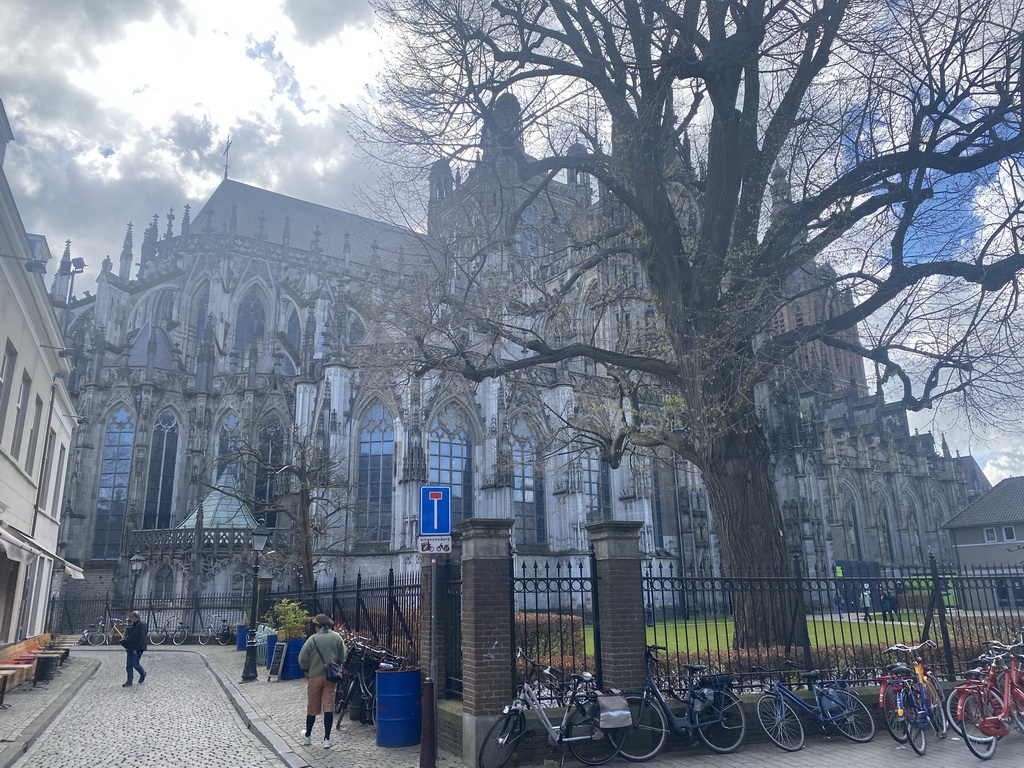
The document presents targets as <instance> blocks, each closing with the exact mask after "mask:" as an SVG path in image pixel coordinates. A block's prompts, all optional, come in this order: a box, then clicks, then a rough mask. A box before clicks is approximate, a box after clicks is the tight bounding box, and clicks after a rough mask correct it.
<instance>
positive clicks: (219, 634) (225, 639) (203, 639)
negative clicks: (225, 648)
mask: <svg viewBox="0 0 1024 768" xmlns="http://www.w3.org/2000/svg"><path fill="white" fill-rule="evenodd" d="M218 618H219V617H218ZM220 621H221V624H220V629H217V630H214V628H213V624H212V623H211V624H207V625H206V626H205V627H203V628H202V629H201V630H199V634H198V635H196V639H197V640H199V644H200V645H206V644H207V643H208V642H210V640H211V638H214V637H216V638H217V642H218V643H220V644H221V645H227V644H228V643H230V642H231V627H230V626H228V620H227V619H221V620H220Z"/></svg>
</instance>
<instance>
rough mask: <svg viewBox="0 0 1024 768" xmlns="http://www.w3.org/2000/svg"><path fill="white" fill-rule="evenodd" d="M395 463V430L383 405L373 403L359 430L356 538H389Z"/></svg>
mask: <svg viewBox="0 0 1024 768" xmlns="http://www.w3.org/2000/svg"><path fill="white" fill-rule="evenodd" d="M394 467H395V430H394V423H393V422H392V420H391V416H390V415H388V413H387V411H385V410H384V406H382V405H381V404H380V403H376V404H375V405H374V406H373V407H372V408H370V410H369V411H367V412H366V415H365V416H364V417H363V421H362V425H361V427H360V431H359V488H358V494H359V496H358V498H359V506H358V509H357V511H356V527H357V528H358V530H359V534H358V535H359V540H360V541H367V542H388V541H390V540H391V504H392V492H393V485H392V484H393V482H394Z"/></svg>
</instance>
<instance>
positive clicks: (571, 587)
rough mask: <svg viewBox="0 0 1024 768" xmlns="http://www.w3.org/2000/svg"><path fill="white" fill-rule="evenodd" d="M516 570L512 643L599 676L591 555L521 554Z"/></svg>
mask: <svg viewBox="0 0 1024 768" xmlns="http://www.w3.org/2000/svg"><path fill="white" fill-rule="evenodd" d="M512 570H513V574H512V578H511V600H512V611H513V622H512V623H513V627H512V635H513V637H512V640H513V647H520V648H522V649H523V650H524V651H525V652H526V654H527V655H528V656H529V657H530V658H532V659H535V660H536V661H538V662H541V663H543V664H550V665H552V666H555V667H558V668H559V669H563V670H565V671H566V672H592V673H593V674H594V675H595V676H596V677H598V680H599V681H600V673H601V663H600V654H599V653H598V648H599V646H600V628H599V627H598V626H597V624H596V622H595V621H594V615H595V614H594V609H595V607H596V606H595V601H596V598H597V588H596V581H597V580H596V579H595V578H593V577H592V574H593V573H594V570H593V563H592V562H591V558H588V557H584V556H578V557H574V558H566V559H558V560H556V561H555V562H554V563H551V562H550V561H544V562H538V561H529V562H528V561H527V560H522V561H521V562H519V563H518V565H514V566H513V568H512ZM641 650H642V649H641ZM522 672H523V670H521V669H520V670H517V671H516V672H515V673H514V676H516V675H519V674H521V673H522Z"/></svg>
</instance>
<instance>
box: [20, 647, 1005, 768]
mask: <svg viewBox="0 0 1024 768" xmlns="http://www.w3.org/2000/svg"><path fill="white" fill-rule="evenodd" d="M83 650H85V649H75V650H73V651H72V652H71V658H70V659H69V661H68V663H67V664H66V665H65V666H64V667H63V668H59V671H58V674H57V676H56V677H55V679H54V680H53V682H51V683H50V684H49V685H46V686H39V687H38V688H35V689H33V688H32V686H31V684H29V685H27V686H26V685H22V686H19V687H18V688H16V689H15V690H13V691H11V692H9V693H8V698H7V701H8V702H9V703H10V704H11V705H12V706H11V708H10V709H8V710H3V711H0V768H11V767H12V766H14V765H15V764H16V763H17V761H18V760H19V758H21V757H22V756H25V753H26V752H29V754H28V755H27V756H25V760H24V761H22V762H21V763H18V766H19V768H21V766H26V767H27V766H36V765H56V764H61V765H69V763H67V762H66V761H64V760H60V761H59V762H54V759H53V757H52V756H47V755H43V754H42V753H41V750H40V749H39V747H41V746H42V744H37V741H38V740H39V738H40V735H41V734H43V733H44V732H45V730H46V729H47V727H48V726H49V725H50V724H51V723H53V722H54V720H55V719H56V718H57V717H58V716H59V715H60V714H61V712H62V710H64V709H66V708H67V707H69V705H71V704H72V703H73V702H74V701H75V698H76V695H77V694H78V693H79V692H80V691H81V689H82V688H83V687H84V686H85V685H86V683H88V682H89V681H90V679H92V678H94V677H97V680H96V681H95V683H96V685H97V686H98V685H99V680H98V678H99V677H104V676H107V677H109V676H110V675H112V674H115V673H116V683H117V685H118V686H119V685H120V682H121V678H122V675H123V672H122V671H121V670H122V668H123V661H122V659H121V656H120V653H121V652H120V650H119V649H114V648H111V649H102V650H98V651H97V650H95V649H89V650H88V651H86V652H84V653H83V652H81V651H83ZM168 652H170V653H171V654H184V653H188V654H190V655H192V654H195V655H196V656H198V658H201V659H202V660H203V662H204V663H205V666H206V667H207V668H208V669H209V670H210V672H211V673H212V674H213V677H214V679H215V680H216V681H217V684H218V686H219V687H220V688H221V689H222V690H223V691H224V693H226V695H227V698H228V700H229V701H231V703H232V705H233V707H234V711H235V713H237V720H238V726H239V728H240V729H241V728H248V729H249V730H250V732H251V733H252V734H253V736H255V738H256V739H258V740H259V742H260V746H261V749H260V752H261V756H263V757H264V760H263V762H261V763H260V764H261V765H266V766H270V765H285V766H287V767H288V768H337V767H338V766H343V768H419V747H418V746H413V747H388V748H381V747H378V746H377V744H376V735H375V732H374V730H373V728H371V727H367V726H363V725H360V724H359V723H358V722H353V721H351V720H349V719H347V718H346V719H344V720H342V721H341V722H339V723H337V724H336V725H335V730H334V734H333V735H332V742H333V744H334V746H333V747H332V748H331V749H324V748H323V746H322V745H321V742H322V741H323V724H322V720H321V719H319V718H318V720H317V724H316V727H315V729H314V732H313V735H312V746H309V747H306V746H303V745H302V744H301V742H300V739H299V731H300V730H301V729H302V727H303V725H304V723H305V701H306V695H305V681H304V680H285V681H274V682H268V681H267V669H266V667H265V666H260V668H259V679H258V680H257V681H255V682H251V683H241V682H239V679H240V677H241V674H242V666H243V664H244V660H245V654H244V653H241V652H238V651H236V650H235V649H234V647H233V646H224V647H221V646H205V647H201V646H196V645H188V646H183V647H181V648H173V647H171V648H167V647H161V648H159V649H157V650H155V651H151V652H150V653H149V656H148V660H149V663H154V661H155V659H154V657H156V656H157V655H158V654H166V653H168ZM107 654H111V656H110V657H109V658H108V657H107ZM100 659H103V660H105V662H106V664H111V665H113V667H114V671H111V670H108V669H103V670H102V671H101V673H100V675H99V676H96V671H97V669H98V668H99V667H100ZM144 661H146V659H144ZM167 662H169V659H166V660H161V662H160V664H161V665H162V666H168V664H167ZM146 666H148V664H147V665H146ZM188 666H192V665H188ZM154 669H155V670H157V671H159V669H160V667H159V666H154ZM114 680H115V678H111V683H110V685H113V684H114V682H113V681H114ZM160 682H161V679H160V676H155V677H154V678H153V680H151V681H147V689H148V688H149V687H150V685H151V684H152V688H153V689H156V690H159V691H160V695H161V696H172V697H181V696H184V698H185V701H186V702H187V701H188V699H187V696H188V695H195V694H196V691H193V690H186V689H184V688H183V687H182V686H181V685H180V684H178V683H175V686H174V690H173V691H166V690H161V689H158V688H157V686H158V685H160ZM104 684H106V678H105V677H104ZM142 692H143V691H140V690H138V689H132V690H128V691H122V689H121V688H120V687H118V688H117V689H116V691H113V689H111V690H110V691H108V690H106V688H105V687H104V688H102V689H101V695H102V696H103V697H104V699H103V700H104V701H106V702H109V703H110V704H113V703H114V702H115V701H117V700H118V699H117V697H118V696H119V695H121V696H131V695H132V694H133V693H142ZM147 692H148V691H147ZM198 695H199V696H200V697H202V696H203V695H204V694H201V693H200V694H198ZM207 698H209V696H207ZM870 698H871V697H870V696H867V697H865V701H866V702H867V703H868V705H869V708H871V709H872V710H873V709H874V708H875V706H876V705H875V702H874V701H871V700H870ZM80 704H81V706H87V705H88V703H87V702H83V703H80ZM179 706H181V707H188V706H189V705H188V704H187V703H185V704H179ZM80 719H86V718H85V717H83V718H80ZM205 724H206V723H205V722H204V723H203V725H205ZM805 728H806V730H807V746H806V747H805V748H804V749H803V750H801V751H799V752H795V753H786V752H782V751H781V750H779V749H776V748H775V747H774V746H773V745H771V744H768V743H765V742H764V741H763V739H764V734H763V733H761V730H760V726H759V724H758V723H757V719H756V716H754V715H753V713H752V712H751V713H750V716H748V719H747V739H746V743H745V744H744V745H743V746H742V747H740V749H739V751H737V752H736V753H734V754H732V755H712V754H711V753H709V752H708V751H707V750H705V749H703V748H702V747H699V746H697V747H688V746H686V745H683V744H681V743H680V742H681V740H680V739H679V737H674V739H673V743H672V744H671V745H670V746H671V748H670V749H669V750H667V751H666V752H663V753H662V754H661V755H659V756H658V757H657V758H655V759H654V760H651V761H650V762H649V763H648V764H647V765H649V766H651V768H669V767H670V766H671V767H673V768H674V767H676V766H680V765H687V764H690V763H693V764H697V763H700V764H702V765H703V764H710V765H711V766H712V768H749V766H752V765H756V766H758V768H846V767H848V766H851V765H856V766H857V768H891V766H892V765H893V764H894V762H904V761H908V760H909V761H911V762H914V760H913V759H912V758H915V757H916V756H915V755H913V753H912V752H911V751H910V749H909V748H908V747H907V746H905V745H897V744H896V743H895V742H893V741H892V740H891V739H890V738H889V736H888V734H886V733H885V732H884V730H881V729H879V732H878V733H877V735H876V737H875V740H874V741H873V742H872V743H870V744H851V743H849V742H846V741H845V740H844V739H842V738H841V737H836V738H834V739H826V738H825V737H824V736H822V735H821V734H820V733H819V732H816V731H815V730H814V729H815V726H813V725H812V724H810V723H807V722H805ZM58 730H61V729H58ZM196 730H197V731H200V730H202V729H201V728H200V727H199V726H198V724H197V726H196ZM120 735H121V734H99V735H98V736H97V738H96V739H94V741H93V743H95V744H101V745H105V746H104V752H103V754H102V755H89V756H88V758H87V760H88V761H87V762H85V763H84V764H85V765H88V766H96V767H97V768H98V767H99V766H102V765H107V763H106V762H104V761H103V759H102V758H104V757H106V758H113V761H112V762H110V763H109V764H110V765H111V766H135V765H140V766H142V765H149V764H147V763H145V762H144V761H142V762H136V761H135V760H133V759H132V757H131V756H130V755H125V754H124V753H123V750H124V749H126V748H128V749H130V748H132V746H133V743H132V742H131V741H130V740H129V741H128V743H127V744H125V743H123V742H122V741H121V740H119V739H118V736H120ZM196 735H197V734H196V733H191V732H190V733H188V734H185V733H184V732H183V731H179V732H177V733H176V734H175V739H176V741H175V742H174V744H175V746H174V749H180V751H182V752H186V753H187V752H188V751H189V745H188V743H189V742H190V741H192V740H193V739H194V738H195V737H196ZM227 735H228V736H230V734H227ZM240 735H241V733H240ZM243 738H244V737H243ZM1022 740H1024V737H1022V736H1021V735H1020V734H1011V735H1010V736H1009V737H1008V738H1007V739H1005V740H1004V743H1003V744H1001V746H1000V748H999V751H998V752H997V754H996V756H995V758H994V759H993V760H991V761H989V762H988V765H991V766H993V768H995V766H1010V765H1011V764H1012V765H1014V766H1016V765H1018V764H1019V760H1020V753H1021V751H1022V749H1024V741H1022ZM178 745H180V746H178ZM33 746H35V747H36V749H33ZM88 746H90V745H82V747H83V748H88ZM134 746H136V747H137V748H139V749H140V750H141V751H145V750H147V748H148V747H150V746H151V745H149V744H136V745H134ZM164 748H165V749H169V748H171V747H170V746H169V745H168V744H165V745H164ZM217 749H223V748H222V747H217ZM239 749H241V747H239ZM30 750H31V751H30ZM264 753H265V754H264ZM203 754H204V755H205V757H207V758H209V757H210V755H209V751H207V752H205V753H203ZM215 754H218V755H219V759H218V762H224V761H225V760H227V761H228V762H229V763H232V764H235V763H237V764H251V763H248V762H246V761H245V760H240V761H236V760H231V759H230V756H229V755H227V754H223V753H222V752H216V753H215ZM558 757H559V755H558V753H557V752H553V753H552V755H551V758H550V759H548V760H546V761H545V763H544V765H545V767H546V768H553V767H554V766H557V765H558ZM925 760H926V761H927V763H928V764H929V765H933V766H938V768H960V767H961V766H964V767H965V768H966V766H973V765H976V764H977V763H978V761H977V760H976V759H975V758H974V757H973V756H972V755H971V754H970V752H968V751H967V749H966V747H964V745H963V743H962V742H961V741H960V740H958V739H952V738H950V739H946V740H945V741H939V740H938V739H936V738H934V736H930V737H929V739H928V755H927V757H926V758H925ZM211 762H213V760H211V759H207V760H205V761H203V760H196V761H195V762H192V763H188V764H189V765H203V764H209V763H211ZM471 762H473V763H475V760H473V761H471ZM170 764H171V763H169V762H167V761H163V762H161V763H160V765H161V766H164V765H170ZM567 764H570V765H572V764H573V761H572V760H571V758H567ZM612 765H616V766H620V768H624V767H625V766H627V765H630V764H629V763H627V762H625V761H624V760H621V759H618V760H615V761H613V763H612ZM466 766H467V763H466V762H463V761H462V760H461V759H460V758H459V757H458V756H456V755H453V754H450V753H445V752H443V751H442V752H441V753H440V754H439V756H438V762H437V767H438V768H466Z"/></svg>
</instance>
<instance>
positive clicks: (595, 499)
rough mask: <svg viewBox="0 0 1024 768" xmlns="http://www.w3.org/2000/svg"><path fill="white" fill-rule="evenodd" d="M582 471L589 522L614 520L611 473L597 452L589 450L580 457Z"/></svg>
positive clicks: (584, 498)
mask: <svg viewBox="0 0 1024 768" xmlns="http://www.w3.org/2000/svg"><path fill="white" fill-rule="evenodd" d="M580 470H581V476H582V481H583V503H584V504H585V505H586V511H587V522H589V523H595V522H598V521H601V520H611V519H612V497H611V471H610V470H609V468H608V464H607V463H605V462H603V461H601V459H600V457H599V456H598V455H597V451H595V450H594V449H593V448H588V449H587V450H585V451H583V453H582V455H581V456H580Z"/></svg>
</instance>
